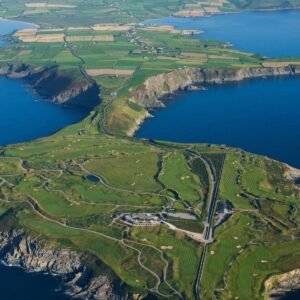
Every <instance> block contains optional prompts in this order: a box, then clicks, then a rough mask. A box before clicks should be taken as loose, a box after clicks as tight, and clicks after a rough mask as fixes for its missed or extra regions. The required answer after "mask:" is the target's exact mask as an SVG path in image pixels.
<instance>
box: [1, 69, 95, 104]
mask: <svg viewBox="0 0 300 300" xmlns="http://www.w3.org/2000/svg"><path fill="white" fill-rule="evenodd" d="M78 72H79V71H78ZM1 75H5V76H7V77H8V78H11V79H23V80H25V82H26V83H27V84H28V86H29V87H30V88H31V89H32V90H33V91H34V92H35V93H36V94H38V95H39V96H40V97H42V98H43V99H44V100H45V101H49V102H52V103H55V104H59V105H68V106H70V105H75V106H83V107H87V108H93V107H94V106H96V105H97V104H99V103H100V99H99V93H100V90H99V86H98V85H97V84H96V83H94V82H92V81H90V80H88V79H86V78H84V77H83V76H81V75H80V73H79V74H77V76H78V78H76V76H74V75H76V74H68V73H66V72H62V71H60V70H59V69H58V68H57V67H56V66H51V67H48V68H40V67H32V66H29V65H26V64H13V65H7V66H4V67H1V68H0V76H1Z"/></svg>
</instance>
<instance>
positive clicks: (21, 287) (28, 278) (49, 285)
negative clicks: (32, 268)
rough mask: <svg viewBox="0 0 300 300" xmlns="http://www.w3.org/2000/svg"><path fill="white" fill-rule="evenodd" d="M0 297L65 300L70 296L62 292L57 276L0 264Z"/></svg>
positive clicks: (23, 299) (6, 299)
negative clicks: (29, 271)
mask: <svg viewBox="0 0 300 300" xmlns="http://www.w3.org/2000/svg"><path fill="white" fill-rule="evenodd" d="M0 299H1V300H67V299H70V297H68V296H67V295H64V294H63V291H62V289H61V281H60V279H59V278H58V277H53V276H50V275H46V274H40V273H28V272H24V271H23V270H21V269H19V268H15V267H6V266H3V265H0Z"/></svg>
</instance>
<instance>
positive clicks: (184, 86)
mask: <svg viewBox="0 0 300 300" xmlns="http://www.w3.org/2000/svg"><path fill="white" fill-rule="evenodd" d="M293 69H294V70H293ZM189 70H191V72H193V71H196V72H197V71H200V72H205V70H206V69H201V68H193V67H190V68H185V69H175V70H173V71H170V72H167V73H162V74H159V75H156V76H152V77H149V78H148V79H146V80H145V81H144V83H142V84H141V85H140V86H138V87H136V88H135V89H134V90H133V92H132V94H131V98H132V99H131V101H134V102H136V103H138V104H139V105H141V106H143V107H144V108H145V109H146V110H147V111H148V113H149V114H150V116H152V115H151V113H150V111H149V110H152V109H153V110H156V109H163V108H164V107H165V106H166V105H167V101H166V100H167V98H168V97H170V96H171V97H172V99H174V101H176V96H177V95H178V93H179V94H181V93H182V92H187V93H190V92H191V91H190V90H189V87H191V86H194V85H197V86H199V87H200V89H198V91H201V90H202V89H201V87H203V86H209V87H210V88H213V86H214V85H223V84H239V83H243V82H245V81H249V80H255V79H260V80H264V79H271V78H273V79H277V78H278V79H279V78H286V77H289V76H290V77H299V76H300V66H299V67H298V68H297V65H295V66H292V65H288V66H287V67H278V68H274V67H272V68H271V67H261V68H260V69H258V70H261V71H262V70H264V71H270V73H267V74H258V73H256V74H255V72H254V76H251V75H250V76H248V75H246V76H245V77H241V78H237V79H236V78H229V79H226V78H224V77H223V78H222V76H221V75H220V76H219V78H218V76H217V77H216V78H213V79H212V81H208V80H207V79H206V80H203V78H201V79H199V78H197V74H196V75H195V74H192V76H195V78H194V79H191V77H192V76H191V74H190V72H189ZM221 70H223V71H224V72H226V70H228V71H229V70H230V69H216V72H217V71H221ZM246 70H247V69H246V68H245V69H240V71H241V72H242V71H246ZM253 70H255V68H253ZM283 71H285V72H286V73H283ZM183 72H184V73H187V74H182V73H183ZM272 72H277V73H274V74H272ZM176 73H178V74H176ZM173 74H174V75H173ZM177 75H178V76H179V77H181V78H183V77H184V76H186V77H188V80H187V81H186V82H185V81H184V79H183V82H181V83H179V84H178V86H175V88H173V89H172V88H170V89H169V90H166V89H165V87H164V88H163V89H162V91H161V90H160V87H159V86H157V85H155V84H153V89H152V90H149V85H150V84H149V82H150V81H153V82H161V83H163V84H168V83H167V82H169V81H171V80H172V77H173V76H177ZM231 75H232V74H231ZM231 75H230V76H231ZM230 76H229V77H230ZM204 77H205V76H204ZM201 80H202V81H201ZM144 87H147V88H145V89H144ZM138 89H144V90H143V91H141V92H140V91H138ZM147 89H148V90H147ZM135 92H136V95H134V93H135ZM176 94H177V95H176ZM143 98H147V100H148V102H152V104H153V106H151V105H149V103H148V102H147V104H146V105H145V103H143V101H144V100H143ZM151 98H152V99H151ZM149 99H150V100H149ZM147 118H148V116H147V114H145V115H142V116H141V117H140V118H139V119H138V122H137V123H138V126H136V125H135V126H133V127H131V128H129V129H128V132H129V133H130V136H135V134H136V132H137V131H138V129H139V128H140V127H141V126H142V124H143V122H144V121H145V120H146V119H147Z"/></svg>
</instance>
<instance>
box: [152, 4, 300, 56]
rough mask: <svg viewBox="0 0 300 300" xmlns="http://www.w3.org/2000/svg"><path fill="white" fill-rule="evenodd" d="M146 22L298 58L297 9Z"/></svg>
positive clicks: (299, 19)
mask: <svg viewBox="0 0 300 300" xmlns="http://www.w3.org/2000/svg"><path fill="white" fill-rule="evenodd" d="M147 23H155V24H167V25H174V26H176V27H177V28H179V29H197V30H204V33H203V34H200V35H196V36H195V38H201V39H211V40H219V41H224V42H230V43H231V44H233V45H234V48H235V49H238V50H244V51H249V52H251V53H257V54H260V55H265V56H269V57H288V56H299V55H300V10H285V11H263V12H243V13H236V14H225V15H214V16H210V17H205V18H174V17H170V18H164V19H161V20H155V21H148V22H147Z"/></svg>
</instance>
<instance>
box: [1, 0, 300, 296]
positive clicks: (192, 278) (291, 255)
mask: <svg viewBox="0 0 300 300" xmlns="http://www.w3.org/2000/svg"><path fill="white" fill-rule="evenodd" d="M215 2H218V1H214V3H215ZM28 3H31V4H32V2H28V1H25V0H20V1H11V0H10V1H8V0H3V1H1V2H0V16H4V17H7V18H11V19H18V20H24V21H30V22H34V23H36V24H39V25H41V27H40V28H39V29H38V30H37V31H34V32H33V33H30V32H29V33H28V32H27V33H26V32H25V33H24V32H23V33H22V32H21V33H20V32H17V33H15V34H13V35H10V36H8V37H7V38H8V39H10V40H11V41H12V43H10V44H9V45H7V46H5V47H3V48H1V49H0V67H1V68H3V69H5V68H7V67H8V66H14V67H16V69H18V68H19V69H22V68H23V67H24V66H30V67H31V68H33V69H34V70H41V69H42V70H48V69H50V70H54V71H53V72H55V73H54V74H55V76H57V78H58V79H59V78H64V79H66V78H67V79H68V80H69V79H70V81H71V82H75V83H76V84H79V83H82V82H89V83H96V84H97V85H98V86H99V87H100V95H99V96H100V98H101V100H102V101H101V104H99V105H98V106H96V107H94V108H93V109H92V110H91V112H90V114H89V116H87V117H86V118H85V119H84V120H83V121H81V122H79V123H77V124H74V125H72V126H69V127H67V128H64V129H63V130H61V131H60V132H58V133H56V134H54V135H52V136H50V137H47V138H42V139H38V140H35V141H32V142H29V143H21V144H17V145H8V146H5V147H1V148H0V199H1V201H0V226H1V228H2V230H12V229H20V228H22V229H24V230H25V232H26V233H28V234H31V235H34V236H37V237H42V238H43V239H45V240H47V241H48V243H49V245H55V246H56V247H61V248H67V249H75V250H77V251H79V252H82V253H87V254H89V255H95V256H96V257H97V258H99V259H100V260H101V261H102V262H103V263H104V264H105V265H106V266H107V269H108V270H110V271H112V273H113V274H115V275H114V276H116V277H117V278H119V279H120V280H121V281H122V282H123V283H125V284H126V290H127V291H128V293H129V294H130V295H131V297H136V298H135V299H144V297H147V296H149V297H154V298H151V299H180V298H181V299H195V293H194V290H195V283H196V277H197V270H198V265H199V262H200V257H201V255H202V253H204V251H203V249H205V248H207V256H206V260H205V263H204V269H203V276H202V280H201V284H200V287H201V289H200V292H201V295H202V297H203V299H205V300H210V299H245V300H246V299H263V297H264V282H265V280H266V279H267V278H269V277H270V276H272V275H274V274H282V273H285V272H288V271H291V270H293V269H295V268H299V248H300V244H299V239H298V238H299V236H300V227H299V223H300V216H299V209H300V205H299V198H300V192H299V186H297V185H295V184H294V182H293V181H292V180H291V179H288V178H287V176H286V171H288V166H286V165H285V164H282V163H280V162H276V161H273V160H270V159H268V158H266V157H263V156H259V155H254V154H250V153H247V152H244V151H243V150H240V149H228V148H225V147H224V146H218V145H208V144H199V145H184V144H175V143H167V142H154V141H146V140H137V139H135V138H131V137H130V136H129V134H130V133H132V130H133V129H134V128H135V126H136V125H137V123H138V121H139V120H142V119H143V117H144V116H145V115H146V114H147V113H148V111H147V109H146V108H145V107H144V106H143V105H141V104H139V103H138V102H137V101H134V99H132V97H133V94H132V93H133V90H135V89H138V88H140V87H141V86H143V83H144V82H145V80H147V79H148V78H149V77H151V76H156V75H159V74H162V73H168V72H170V71H174V70H186V69H189V68H202V69H206V70H210V69H218V70H224V69H228V70H236V69H243V68H248V67H264V66H265V64H278V63H280V64H282V63H283V64H286V65H290V64H295V63H299V58H293V59H292V60H291V59H280V60H279V59H277V60H269V59H266V58H263V57H260V56H257V55H253V54H251V53H244V52H241V51H237V50H232V49H230V48H229V47H228V44H227V43H221V42H217V41H207V40H203V39H194V38H192V37H191V36H189V35H187V34H186V33H184V32H180V31H174V29H170V28H167V29H164V28H149V27H145V26H142V25H141V24H137V23H138V22H140V21H143V20H146V19H154V18H160V17H164V16H169V15H172V14H176V13H178V12H180V11H181V10H189V9H191V7H194V6H191V4H192V5H196V7H197V9H199V8H200V9H203V7H206V8H212V7H213V8H215V4H211V5H208V4H199V3H198V1H191V0H190V1H188V0H171V1H165V2H163V1H157V0H147V1H142V0H140V1H134V0H128V1H118V0H116V1H105V0H103V1H102V0H100V1H96V0H87V1H80V0H67V1H64V2H63V5H67V6H66V7H59V6H55V5H58V4H62V3H60V2H59V1H48V2H47V3H46V4H47V5H42V6H38V7H36V6H35V5H33V6H32V5H28ZM197 3H198V4H197ZM49 4H51V5H50V6H49ZM299 4H300V1H298V0H294V1H289V3H287V2H285V1H281V0H274V1H255V0H253V1H240V0H231V1H228V2H226V3H225V4H224V5H222V6H221V8H220V12H224V11H225V12H230V11H238V10H241V9H255V8H277V7H286V6H287V7H291V8H292V7H294V6H298V5H299ZM96 12H97V13H96ZM207 14H209V13H207ZM99 23H100V24H102V25H101V26H106V27H105V29H103V28H102V29H103V30H102V29H101V30H99V28H98V29H97V27H93V26H94V25H95V24H99ZM111 23H114V24H115V25H112V24H111ZM116 24H123V25H117V27H114V26H116ZM126 24H129V25H126ZM109 26H112V29H111V28H110V29H109V28H108V27H109ZM70 27H75V28H70ZM127 27H128V28H127ZM45 28H46V30H45ZM95 28H96V29H95ZM44 88H45V89H46V88H47V89H49V86H45V87H44ZM50 89H51V88H50ZM225 154H226V159H225V162H224V166H223V158H224V155H225ZM218 178H220V188H219V190H218V194H217V198H216V200H218V201H220V202H219V203H221V201H222V202H224V201H229V202H230V203H231V204H232V206H233V215H232V216H231V217H230V218H229V220H227V221H226V222H225V223H223V224H221V225H220V226H218V227H217V228H214V233H213V241H212V242H211V243H210V244H209V245H208V246H207V247H204V242H203V235H202V240H201V239H200V240H199V239H197V238H195V235H196V236H197V237H199V235H200V234H201V233H203V231H204V228H205V221H206V218H207V216H208V214H209V211H208V208H209V204H210V203H209V201H210V195H211V194H212V190H211V189H212V187H213V183H214V182H217V181H218V180H217V179H218ZM213 212H214V211H213ZM139 213H142V214H144V213H148V214H150V215H153V216H159V217H161V216H163V218H165V222H162V223H160V224H156V226H153V227H150V226H148V227H145V226H144V227H143V226H141V227H138V226H129V225H128V224H127V223H126V222H124V220H123V219H122V218H121V217H120V216H121V215H122V214H139ZM215 216H216V215H214V218H213V220H212V223H213V224H212V225H214V224H215V221H216V218H215ZM168 223H170V224H171V225H173V226H174V227H175V228H172V227H171V226H169V225H168ZM191 233H192V235H191ZM193 234H195V235H193ZM139 252H140V253H141V260H140V261H139V260H138V253H139ZM95 268H96V267H95ZM96 269H97V268H96ZM149 270H150V271H149ZM133 295H135V296H133ZM216 297H217V298H216ZM235 297H238V298H235ZM146 299H150V298H146Z"/></svg>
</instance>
